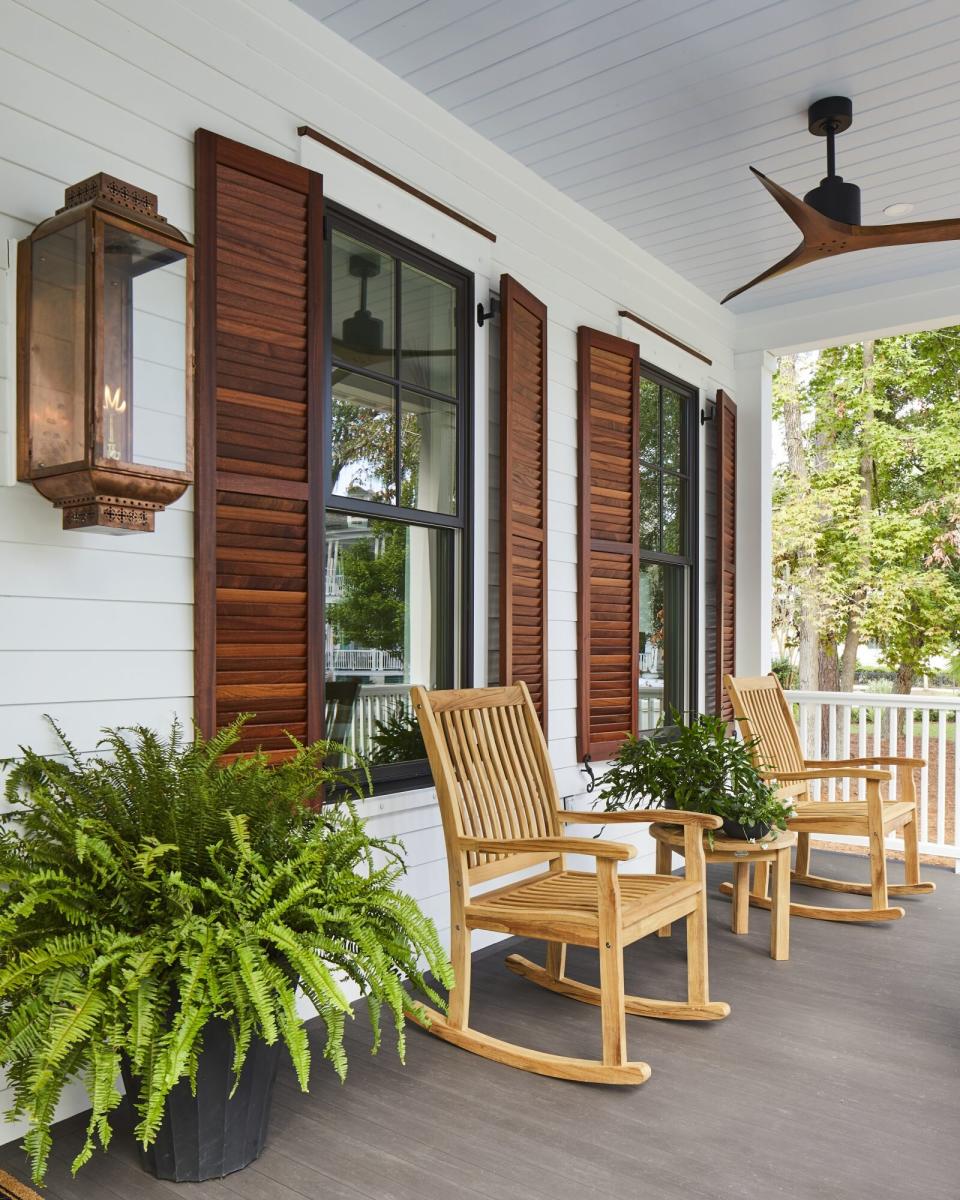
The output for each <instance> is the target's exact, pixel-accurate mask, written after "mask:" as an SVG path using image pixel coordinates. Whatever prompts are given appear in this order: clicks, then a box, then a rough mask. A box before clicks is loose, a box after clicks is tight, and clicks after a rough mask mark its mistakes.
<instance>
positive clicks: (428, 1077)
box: [0, 854, 960, 1200]
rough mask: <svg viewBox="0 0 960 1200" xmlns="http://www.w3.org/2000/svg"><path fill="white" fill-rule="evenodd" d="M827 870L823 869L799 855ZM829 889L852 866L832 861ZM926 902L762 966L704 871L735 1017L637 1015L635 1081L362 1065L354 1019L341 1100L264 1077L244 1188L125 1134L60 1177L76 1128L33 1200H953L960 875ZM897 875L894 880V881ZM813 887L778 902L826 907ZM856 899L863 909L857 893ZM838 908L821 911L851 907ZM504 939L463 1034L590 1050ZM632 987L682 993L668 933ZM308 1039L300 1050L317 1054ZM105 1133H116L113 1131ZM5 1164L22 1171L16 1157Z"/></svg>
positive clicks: (715, 965) (412, 1047) (426, 1057)
mask: <svg viewBox="0 0 960 1200" xmlns="http://www.w3.org/2000/svg"><path fill="white" fill-rule="evenodd" d="M816 857H817V858H821V859H822V858H823V857H824V856H823V855H822V854H820V855H816ZM828 857H829V858H830V859H831V862H830V869H831V873H834V874H836V875H838V876H840V877H843V878H849V879H860V878H863V879H865V878H867V863H866V860H865V859H861V858H854V857H852V856H850V855H846V854H830V855H829V856H828ZM924 873H925V877H926V878H934V879H936V881H937V884H938V890H937V892H936V893H935V894H934V895H932V896H925V897H920V898H917V899H914V898H911V897H906V898H903V899H902V900H901V899H899V898H898V901H897V903H903V905H904V907H905V908H906V909H907V915H906V917H905V918H904V919H903V920H902V921H898V922H893V923H891V924H889V925H885V926H857V925H838V924H833V923H827V922H820V921H809V920H802V919H794V920H793V921H792V923H791V957H790V960H789V962H784V963H776V962H773V961H772V960H771V959H770V958H769V957H768V953H767V951H768V937H769V916H768V914H767V913H765V912H762V911H759V910H757V909H751V912H750V933H749V935H747V936H746V937H734V936H733V935H732V934H731V933H730V931H729V927H728V922H729V918H730V908H729V905H728V904H727V903H726V902H725V901H723V900H721V899H719V898H717V897H716V888H717V885H718V883H719V882H720V881H721V880H722V879H725V878H729V874H730V869H729V867H725V866H716V867H711V868H710V892H711V899H710V925H711V931H710V932H711V940H710V958H711V961H710V966H711V993H712V995H713V997H714V998H715V999H718V1000H726V1001H728V1002H729V1003H730V1004H731V1006H732V1009H733V1012H732V1014H731V1016H730V1017H729V1018H728V1019H727V1020H726V1021H723V1022H718V1023H716V1024H712V1023H711V1024H703V1025H700V1024H696V1025H694V1024H691V1025H683V1024H680V1023H674V1022H657V1021H652V1020H645V1019H642V1018H636V1017H630V1018H628V1022H627V1036H628V1047H629V1054H630V1057H631V1059H643V1060H645V1061H647V1062H649V1063H650V1065H651V1066H652V1068H653V1076H652V1078H651V1079H650V1081H649V1082H648V1083H646V1084H645V1085H643V1086H642V1087H640V1088H637V1089H629V1088H604V1087H590V1086H587V1085H578V1084H570V1083H563V1082H560V1081H558V1080H553V1079H544V1078H540V1077H537V1076H533V1075H527V1074H524V1073H523V1072H520V1071H516V1070H512V1069H510V1068H508V1067H503V1066H499V1065H497V1064H495V1063H492V1062H488V1061H486V1060H484V1059H481V1058H477V1057H475V1056H473V1055H470V1054H467V1053H465V1052H463V1051H461V1050H458V1049H455V1048H454V1047H451V1046H449V1045H446V1044H444V1043H442V1042H440V1041H439V1040H436V1039H433V1038H431V1037H430V1036H429V1035H428V1034H425V1033H423V1032H421V1031H419V1030H417V1029H414V1028H411V1030H410V1032H409V1034H408V1052H407V1066H406V1067H405V1068H404V1067H402V1066H400V1064H399V1063H398V1061H397V1060H396V1057H395V1055H394V1053H393V1049H392V1045H390V1044H389V1042H387V1039H386V1038H385V1042H387V1044H385V1046H384V1048H383V1050H382V1051H381V1053H380V1056H379V1057H378V1058H372V1057H370V1056H369V1054H367V1053H366V1051H367V1049H368V1047H369V1040H370V1039H369V1030H368V1027H367V1024H366V1019H365V1016H364V1010H363V1009H362V1007H361V1008H360V1009H358V1014H357V1020H356V1022H355V1023H354V1024H353V1025H352V1026H351V1029H350V1030H349V1033H348V1039H349V1049H350V1052H351V1060H350V1073H349V1076H348V1080H347V1083H346V1085H344V1086H343V1087H341V1086H340V1085H339V1084H338V1083H337V1081H336V1079H335V1078H334V1077H333V1075H332V1073H331V1072H330V1071H329V1069H325V1068H324V1066H322V1065H321V1063H320V1057H319V1046H318V1048H317V1062H316V1070H315V1077H314V1082H313V1087H312V1090H311V1092H310V1094H309V1095H306V1096H304V1095H302V1094H301V1093H300V1092H299V1091H298V1090H297V1088H296V1084H295V1081H294V1077H293V1073H292V1071H291V1070H290V1069H289V1067H281V1073H280V1078H279V1080H278V1086H277V1092H276V1100H275V1107H274V1113H273V1120H272V1124H271V1130H270V1138H269V1142H268V1146H267V1149H266V1151H265V1153H264V1154H263V1156H262V1157H261V1159H260V1160H259V1161H258V1162H256V1163H255V1164H253V1165H252V1166H251V1167H249V1168H248V1169H247V1170H246V1171H243V1172H240V1173H239V1174H236V1175H232V1176H228V1177H227V1178H226V1179H224V1180H217V1181H214V1182H210V1183H205V1184H184V1185H174V1184H170V1183H161V1182H158V1181H156V1180H153V1179H151V1178H150V1177H148V1176H147V1175H145V1174H144V1173H143V1172H141V1170H140V1168H139V1165H138V1162H137V1157H136V1151H135V1149H134V1147H133V1145H132V1144H131V1142H130V1139H129V1137H127V1136H126V1135H125V1129H121V1128H118V1130H117V1133H116V1135H115V1138H114V1142H113V1146H112V1147H111V1150H110V1152H109V1154H107V1155H104V1154H97V1155H96V1156H95V1157H94V1159H93V1161H92V1162H91V1163H90V1164H88V1166H87V1167H85V1168H84V1169H83V1171H82V1172H81V1173H80V1175H79V1176H78V1177H77V1178H76V1179H71V1177H70V1174H69V1161H70V1159H71V1157H72V1155H73V1154H74V1153H75V1151H76V1149H77V1148H78V1146H79V1144H80V1140H81V1138H82V1126H83V1118H82V1117H79V1118H72V1119H71V1120H68V1121H65V1122H62V1123H61V1125H60V1126H59V1127H58V1130H57V1137H56V1141H55V1148H54V1156H53V1159H52V1163H51V1169H50V1173H49V1176H48V1184H47V1187H46V1189H45V1191H44V1195H45V1196H46V1197H49V1200H101V1198H103V1200H115V1198H117V1197H122V1198H124V1200H130V1198H137V1200H139V1198H141V1197H142V1198H143V1200H164V1198H166V1200H171V1197H173V1196H174V1195H177V1196H181V1197H184V1198H187V1200H231V1198H236V1197H246V1198H247V1200H300V1198H303V1197H309V1198H310V1200H480V1198H481V1197H482V1198H485V1200H519V1198H523V1200H584V1197H587V1196H591V1197H593V1196H595V1197H599V1198H615V1200H628V1198H629V1200H637V1198H640V1200H643V1198H644V1197H650V1198H651V1200H654V1198H656V1200H735V1198H736V1200H761V1198H763V1200H769V1198H770V1197H783V1198H785V1200H862V1198H863V1197H866V1196H869V1197H870V1200H902V1197H904V1196H920V1195H930V1196H953V1195H956V1194H957V1193H958V1187H960V1184H958V1180H960V1139H958V1138H957V1136H956V1132H957V1129H958V1128H960V1089H958V1088H957V1086H956V1080H957V1077H958V1071H960V1038H958V1029H960V1020H958V1008H960V1004H958V988H957V984H958V978H960V975H958V964H960V938H958V936H957V931H958V929H960V878H958V877H957V876H955V875H954V874H953V873H952V872H948V871H946V870H942V869H938V868H931V867H926V868H925V869H924ZM891 877H892V881H897V880H899V879H900V878H901V877H902V868H901V867H900V866H899V864H893V865H892V867H891ZM808 892H809V889H805V888H797V889H795V898H797V899H801V900H813V901H815V902H818V903H819V902H821V901H822V895H820V894H817V893H811V894H810V895H807V894H806V893H808ZM861 899H862V898H861ZM857 900H858V898H857V897H847V896H843V895H831V896H830V897H829V901H828V902H829V903H836V904H843V903H854V902H857ZM513 949H519V950H520V951H521V952H522V953H524V954H527V955H528V956H530V957H533V958H537V959H539V957H540V955H541V953H542V947H540V946H538V945H537V944H536V943H528V942H522V941H514V942H512V943H502V944H500V945H498V946H496V947H493V948H492V949H491V950H489V951H486V952H484V953H483V954H482V955H479V956H478V957H477V959H476V962H475V966H474V998H473V1003H474V1013H473V1023H474V1024H475V1025H477V1026H478V1027H479V1028H481V1029H484V1030H487V1031H489V1032H490V1033H492V1034H494V1035H495V1036H498V1037H502V1038H505V1039H508V1040H511V1041H520V1042H526V1043H529V1044H533V1045H535V1046H537V1047H539V1048H542V1049H544V1050H550V1051H554V1052H556V1053H563V1054H568V1055H572V1056H576V1057H583V1058H590V1057H596V1056H598V1055H599V1051H600V1021H599V1012H598V1011H597V1009H595V1008H593V1007H592V1006H588V1005H582V1004H577V1003H575V1002H573V1001H570V1000H567V999H564V998H562V997H560V996H556V995H553V994H551V993H549V992H546V991H543V990H542V989H539V988H537V987H535V986H533V985H532V984H530V983H529V982H527V981H525V980H523V979H520V978H519V977H517V976H515V975H513V974H512V973H511V972H510V971H508V970H506V968H505V967H504V966H503V958H504V956H505V954H506V953H507V952H508V951H509V950H513ZM568 972H569V973H570V974H571V975H573V976H575V977H579V978H583V979H585V980H587V981H589V982H596V981H597V965H596V955H595V953H592V952H590V951H586V950H577V949H573V948H571V950H570V951H569V964H568ZM626 976H627V978H626V983H627V989H628V990H629V991H632V992H639V993H641V994H644V995H648V996H649V995H660V996H664V997H681V996H682V995H683V987H684V980H685V964H684V937H683V931H682V928H678V929H676V930H675V933H674V936H673V937H672V938H671V939H669V940H661V939H658V938H656V937H650V938H647V939H645V940H644V941H643V942H640V943H638V944H636V945H634V946H631V947H629V948H628V950H627V953H626ZM320 1037H321V1032H320V1031H319V1030H317V1031H316V1032H315V1034H314V1038H315V1040H319V1039H320ZM119 1124H120V1122H118V1126H119ZM0 1167H3V1168H5V1169H6V1170H8V1171H12V1172H13V1173H14V1174H15V1175H18V1176H19V1177H20V1178H22V1179H26V1171H25V1168H24V1159H23V1156H22V1153H21V1152H20V1151H19V1150H18V1149H17V1147H16V1146H15V1145H13V1144H11V1145H8V1146H5V1147H2V1148H0Z"/></svg>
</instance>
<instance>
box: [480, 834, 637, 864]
mask: <svg viewBox="0 0 960 1200" xmlns="http://www.w3.org/2000/svg"><path fill="white" fill-rule="evenodd" d="M460 848H461V849H462V850H473V851H475V852H477V853H479V854H589V855H591V856H592V857H593V858H610V859H613V860H614V861H616V862H625V861H626V860H627V859H628V858H636V857H637V848H636V846H628V845H627V844H626V842H607V841H603V840H600V841H594V839H593V838H568V837H559V838H553V837H537V838H470V837H464V838H460Z"/></svg>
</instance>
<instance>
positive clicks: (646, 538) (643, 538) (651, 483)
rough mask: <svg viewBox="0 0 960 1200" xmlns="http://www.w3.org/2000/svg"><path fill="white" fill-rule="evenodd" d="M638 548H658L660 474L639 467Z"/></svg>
mask: <svg viewBox="0 0 960 1200" xmlns="http://www.w3.org/2000/svg"><path fill="white" fill-rule="evenodd" d="M640 549H641V550H659V549H660V475H659V473H658V472H656V471H648V470H646V469H645V468H644V467H641V468H640Z"/></svg>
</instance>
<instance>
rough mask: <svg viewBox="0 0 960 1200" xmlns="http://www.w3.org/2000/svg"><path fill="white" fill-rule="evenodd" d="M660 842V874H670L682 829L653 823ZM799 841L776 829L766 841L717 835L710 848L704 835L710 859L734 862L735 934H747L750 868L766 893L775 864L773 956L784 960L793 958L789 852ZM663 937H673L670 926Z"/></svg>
mask: <svg viewBox="0 0 960 1200" xmlns="http://www.w3.org/2000/svg"><path fill="white" fill-rule="evenodd" d="M650 833H651V834H652V835H653V837H654V839H655V840H656V843H657V874H658V875H669V874H670V873H671V869H672V866H673V855H674V852H676V853H677V854H681V855H682V854H683V830H682V829H681V828H680V827H679V826H677V825H671V824H669V822H667V821H664V822H663V823H662V824H661V823H660V822H657V823H656V824H654V825H651V826H650ZM796 844H797V835H796V834H795V833H792V832H790V831H787V832H783V833H781V832H780V831H777V834H776V836H775V837H771V838H768V839H767V840H766V841H763V842H742V841H740V840H739V839H737V838H728V837H724V836H723V835H722V834H716V835H715V836H714V839H713V848H712V849H711V847H710V844H709V842H708V841H707V838H706V834H704V846H703V852H704V856H705V857H706V860H707V862H729V863H733V892H732V897H733V905H732V911H731V917H730V928H731V930H732V931H733V932H734V933H746V932H747V929H748V925H747V922H748V919H749V913H750V867H751V865H755V866H756V871H755V880H754V888H755V889H760V890H761V892H762V894H766V888H767V870H768V866H767V864H770V866H771V867H772V871H771V874H772V875H773V893H772V896H771V911H770V957H771V958H775V959H777V960H778V961H781V962H782V961H783V960H784V959H787V958H789V957H790V851H791V850H792V849H793V847H794V846H795V845H796ZM659 935H660V937H669V936H670V926H669V925H667V926H665V927H664V928H663V929H661V930H660V931H659Z"/></svg>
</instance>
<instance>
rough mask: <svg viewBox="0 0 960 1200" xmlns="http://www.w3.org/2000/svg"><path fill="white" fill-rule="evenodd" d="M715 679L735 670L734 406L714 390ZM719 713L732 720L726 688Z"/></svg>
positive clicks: (735, 508)
mask: <svg viewBox="0 0 960 1200" xmlns="http://www.w3.org/2000/svg"><path fill="white" fill-rule="evenodd" d="M716 420H717V455H718V458H717V464H718V465H717V558H718V566H717V681H718V685H719V684H721V683H722V680H723V677H724V676H725V675H736V673H737V406H736V404H734V402H733V401H732V400H731V399H730V397H729V396H728V395H727V394H726V393H725V392H722V391H718V392H717V417H716ZM718 710H719V712H720V715H721V716H723V717H724V718H725V719H726V720H728V721H732V720H733V705H732V704H731V701H730V697H729V696H728V695H727V692H726V689H725V688H722V687H720V688H719V705H718Z"/></svg>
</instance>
